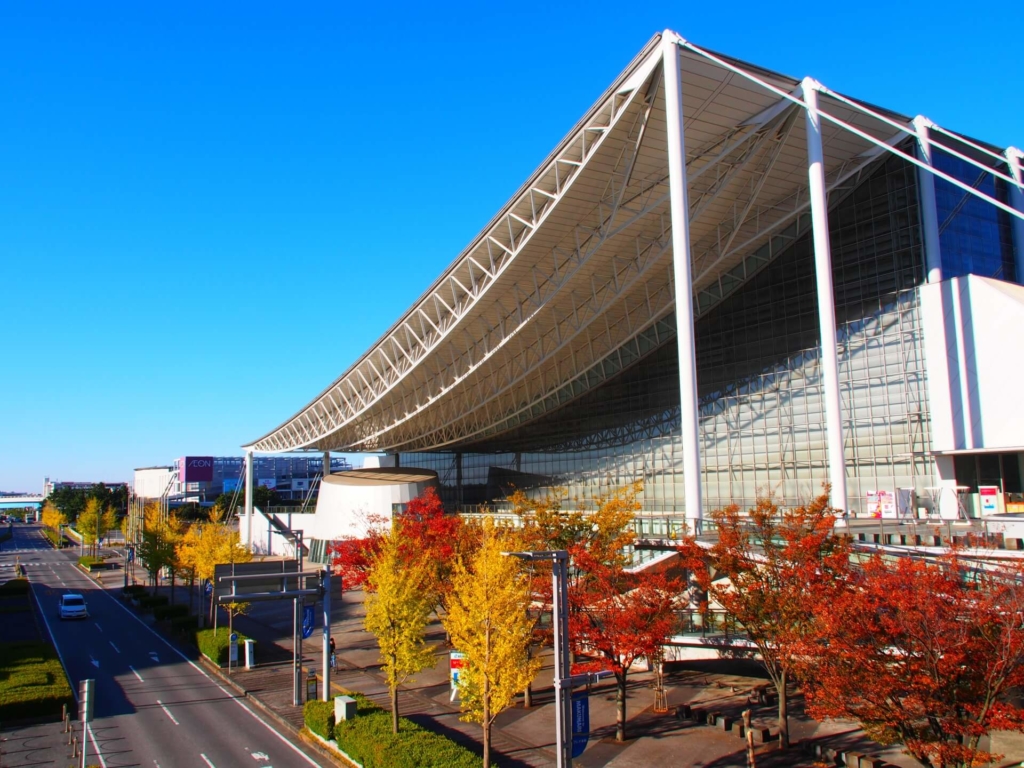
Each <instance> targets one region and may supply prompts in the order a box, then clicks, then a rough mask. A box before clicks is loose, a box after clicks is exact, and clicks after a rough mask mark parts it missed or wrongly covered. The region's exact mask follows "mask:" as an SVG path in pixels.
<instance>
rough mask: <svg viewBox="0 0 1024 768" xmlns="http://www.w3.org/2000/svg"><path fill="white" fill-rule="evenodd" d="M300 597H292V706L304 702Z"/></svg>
mask: <svg viewBox="0 0 1024 768" xmlns="http://www.w3.org/2000/svg"><path fill="white" fill-rule="evenodd" d="M301 634H302V633H301V631H300V630H299V598H297V597H296V598H293V599H292V706H294V707H298V706H300V705H301V704H302V687H301V686H302V683H301V681H300V680H299V636H300V635H301Z"/></svg>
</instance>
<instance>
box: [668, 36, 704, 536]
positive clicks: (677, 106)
mask: <svg viewBox="0 0 1024 768" xmlns="http://www.w3.org/2000/svg"><path fill="white" fill-rule="evenodd" d="M662 66H663V67H664V76H665V121H666V124H667V128H668V188H669V203H670V209H671V214H672V268H673V271H672V275H673V279H674V281H675V291H676V293H675V299H676V339H677V343H678V347H679V405H680V408H679V411H680V415H681V420H682V427H683V430H682V431H683V484H684V489H685V495H686V519H687V520H688V521H689V523H688V527H689V529H690V532H691V533H700V532H701V519H702V517H703V510H702V499H701V480H702V477H701V471H700V432H699V421H698V410H697V408H698V406H697V355H696V347H695V345H694V341H693V275H692V274H691V266H690V258H691V257H690V204H689V201H688V200H687V191H686V142H685V137H684V136H683V88H682V83H681V82H680V79H679V37H678V36H677V35H676V34H675V33H673V32H670V31H668V30H666V31H665V34H664V36H663V37H662Z"/></svg>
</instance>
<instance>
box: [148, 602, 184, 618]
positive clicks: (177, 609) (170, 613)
mask: <svg viewBox="0 0 1024 768" xmlns="http://www.w3.org/2000/svg"><path fill="white" fill-rule="evenodd" d="M179 616H188V606H187V605H180V604H174V605H154V606H153V618H154V619H156V620H157V621H163V620H164V619H176V618H178V617H179Z"/></svg>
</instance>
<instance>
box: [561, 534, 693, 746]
mask: <svg viewBox="0 0 1024 768" xmlns="http://www.w3.org/2000/svg"><path fill="white" fill-rule="evenodd" d="M575 559H576V567H577V568H578V569H579V570H580V571H581V573H584V574H585V575H586V577H585V578H582V579H579V580H577V581H576V582H575V584H574V585H573V586H572V587H571V588H570V590H569V603H570V605H573V606H575V610H573V611H572V612H571V613H570V615H569V636H570V638H571V641H572V644H573V647H574V649H575V650H576V651H577V652H578V653H582V654H587V655H589V656H591V657H593V656H597V657H598V659H599V660H595V661H590V662H583V663H579V664H576V665H575V666H574V671H579V672H586V671H597V670H601V669H611V671H612V672H613V673H614V675H615V682H616V684H617V685H616V695H615V705H616V715H615V739H616V740H617V741H625V740H626V682H627V676H628V675H629V670H630V668H631V667H632V666H633V663H634V662H636V661H638V660H639V659H641V658H644V659H647V661H648V662H649V663H650V664H651V665H653V664H655V663H657V660H658V659H660V658H661V652H662V648H663V647H664V645H665V643H667V642H668V639H669V637H670V636H671V635H672V634H673V630H674V629H675V626H676V609H677V601H678V595H679V593H680V592H681V591H682V589H683V586H684V582H683V580H682V579H678V578H671V577H669V576H667V575H666V574H664V573H658V574H649V573H642V574H639V575H634V574H631V573H630V572H629V571H627V570H626V569H625V568H623V567H621V565H615V564H613V565H606V564H602V563H599V562H597V561H595V560H593V559H592V558H590V557H589V556H588V555H587V553H586V552H585V551H577V552H576V554H575Z"/></svg>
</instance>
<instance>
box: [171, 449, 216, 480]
mask: <svg viewBox="0 0 1024 768" xmlns="http://www.w3.org/2000/svg"><path fill="white" fill-rule="evenodd" d="M178 480H179V481H180V482H182V483H208V482H210V481H211V480H213V456H184V457H182V458H180V459H178Z"/></svg>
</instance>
